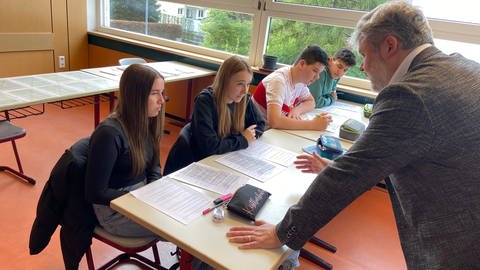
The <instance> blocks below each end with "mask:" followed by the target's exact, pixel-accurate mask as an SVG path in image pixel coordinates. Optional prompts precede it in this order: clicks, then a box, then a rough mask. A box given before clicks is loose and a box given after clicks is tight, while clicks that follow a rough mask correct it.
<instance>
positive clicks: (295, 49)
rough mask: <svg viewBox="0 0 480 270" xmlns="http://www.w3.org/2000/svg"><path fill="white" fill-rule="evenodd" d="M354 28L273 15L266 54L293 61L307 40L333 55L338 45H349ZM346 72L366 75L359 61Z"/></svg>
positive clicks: (281, 60) (359, 75) (358, 55)
mask: <svg viewBox="0 0 480 270" xmlns="http://www.w3.org/2000/svg"><path fill="white" fill-rule="evenodd" d="M352 32H353V29H352V28H346V27H338V26H330V25H324V24H316V23H308V22H302V21H298V20H296V21H294V20H286V19H281V18H276V17H274V18H272V19H271V20H270V27H269V32H268V38H267V48H266V54H269V55H275V56H277V57H278V61H279V62H280V63H284V64H289V65H291V64H293V63H294V62H295V60H296V58H297V56H298V53H299V52H300V51H302V50H303V49H304V48H305V46H306V44H317V45H319V46H320V47H322V48H323V49H324V50H325V51H326V52H327V53H328V55H333V54H335V52H336V51H337V50H338V49H340V48H342V47H348V44H346V40H347V38H348V37H349V36H350V35H351V34H352ZM286 45H287V46H286ZM354 53H355V54H356V56H357V58H358V59H359V60H361V59H360V57H361V55H360V54H359V53H358V52H356V51H355V52H354ZM347 75H349V76H353V77H358V78H366V77H365V75H364V74H363V72H361V71H360V70H359V68H358V65H357V66H356V67H354V68H352V69H350V70H349V72H348V73H347Z"/></svg>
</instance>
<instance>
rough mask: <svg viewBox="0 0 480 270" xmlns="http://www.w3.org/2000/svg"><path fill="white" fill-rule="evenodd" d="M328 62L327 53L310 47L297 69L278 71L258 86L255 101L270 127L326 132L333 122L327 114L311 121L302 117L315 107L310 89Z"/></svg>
mask: <svg viewBox="0 0 480 270" xmlns="http://www.w3.org/2000/svg"><path fill="white" fill-rule="evenodd" d="M327 63H328V56H327V54H326V53H325V51H323V50H322V49H321V48H320V47H319V46H316V45H310V46H308V47H307V48H305V49H304V50H303V51H302V53H301V54H300V56H299V57H298V58H297V60H296V61H295V63H294V65H293V66H291V67H284V68H280V69H278V70H276V71H274V72H273V73H271V74H270V75H268V76H267V77H265V78H264V79H263V80H262V81H261V82H260V83H259V84H258V86H257V88H256V89H255V93H254V94H253V100H254V101H255V104H256V105H257V108H258V110H259V112H260V114H261V115H262V116H263V117H264V118H265V120H266V122H267V125H268V127H269V128H279V129H309V130H324V129H325V128H326V127H327V126H328V124H329V123H330V122H331V121H332V119H331V116H329V115H328V114H326V113H324V114H321V115H319V116H318V117H315V118H313V119H311V120H302V119H301V118H300V116H301V115H302V114H304V113H307V112H310V111H311V110H313V109H314V108H315V101H314V99H313V97H312V95H311V94H310V91H309V89H308V87H307V86H308V85H310V84H311V83H313V82H314V81H315V80H317V79H318V77H319V74H320V72H322V71H323V69H324V68H325V66H326V65H327Z"/></svg>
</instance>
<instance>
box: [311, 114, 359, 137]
mask: <svg viewBox="0 0 480 270" xmlns="http://www.w3.org/2000/svg"><path fill="white" fill-rule="evenodd" d="M336 110H341V109H338V108H337V109H336ZM323 111H324V109H323V108H322V109H321V110H320V109H315V110H313V111H311V112H308V113H305V114H303V115H302V119H304V120H311V119H313V118H314V117H316V116H317V115H319V114H321V113H322V112H323ZM345 112H347V113H350V114H351V113H352V112H351V111H345ZM328 114H330V116H332V122H331V123H330V124H329V125H328V126H327V128H326V129H325V130H326V131H329V132H332V133H335V134H337V135H338V134H339V133H340V126H341V125H342V124H343V122H345V121H347V119H348V117H345V116H344V115H343V114H341V113H339V112H338V111H335V110H330V111H328ZM357 118H358V117H357ZM357 118H355V119H357Z"/></svg>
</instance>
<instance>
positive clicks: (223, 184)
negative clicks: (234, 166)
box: [168, 163, 248, 194]
mask: <svg viewBox="0 0 480 270" xmlns="http://www.w3.org/2000/svg"><path fill="white" fill-rule="evenodd" d="M168 177H171V178H175V179H177V180H179V181H182V182H185V183H187V184H191V185H194V186H197V187H200V188H203V189H206V190H210V191H213V192H216V193H219V194H227V193H230V192H231V193H233V192H235V191H236V190H237V189H238V188H239V187H241V186H243V185H245V184H246V183H247V182H248V177H246V176H245V175H241V174H237V173H232V172H227V171H224V170H220V169H216V168H213V167H211V166H207V165H204V164H200V163H192V164H190V165H188V166H187V167H185V168H183V169H181V170H178V171H176V172H174V173H172V174H170V175H169V176H168Z"/></svg>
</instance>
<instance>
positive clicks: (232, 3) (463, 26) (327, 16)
mask: <svg viewBox="0 0 480 270" xmlns="http://www.w3.org/2000/svg"><path fill="white" fill-rule="evenodd" d="M107 2H108V0H88V5H89V9H88V10H89V12H90V13H91V12H94V13H95V16H90V18H91V17H94V18H95V23H90V24H89V25H90V26H92V25H93V27H90V29H92V30H94V31H97V32H101V33H106V34H110V35H114V36H119V37H122V38H129V39H132V40H138V41H140V42H147V43H152V44H154V45H159V46H164V47H168V48H172V49H174V50H182V51H186V52H188V53H194V54H199V55H202V56H205V57H207V58H212V57H213V58H217V59H225V58H227V57H229V56H231V55H232V54H231V53H228V52H224V51H218V50H213V49H208V48H205V47H201V46H196V45H190V44H186V43H181V42H177V41H172V40H167V39H162V38H157V37H150V36H146V35H144V34H138V33H132V32H128V31H124V30H119V29H112V28H108V27H105V26H103V25H107V26H108V24H105V22H107V20H108V21H109V18H108V16H104V15H108V14H101V12H102V10H108V7H107V5H108V4H107ZM169 2H173V3H178V4H186V5H192V6H201V7H205V8H215V9H221V10H225V11H233V12H240V13H248V14H251V15H252V16H253V17H252V18H253V21H252V35H251V37H252V40H251V44H250V50H249V55H248V56H247V57H246V60H247V61H248V62H249V64H250V65H252V66H255V67H260V66H261V65H262V56H263V54H264V52H265V50H266V42H267V38H268V31H269V29H268V26H269V20H270V18H271V17H278V18H281V19H289V20H300V21H304V22H308V23H318V24H324V25H330V26H339V27H347V28H354V27H355V25H356V24H357V21H358V20H359V19H360V18H361V17H362V16H363V15H364V14H365V13H367V11H358V10H347V9H336V8H329V7H321V6H305V5H299V4H292V3H283V2H276V1H275V0H242V1H238V0H222V1H219V0H170V1H169ZM92 5H95V8H92V7H91V6H92ZM184 12H186V10H185V11H184ZM429 23H430V26H431V27H432V30H433V32H434V37H435V38H438V39H446V40H452V41H460V42H467V43H473V44H479V45H480V24H475V23H466V22H457V21H448V20H441V19H434V18H429ZM359 64H360V63H359ZM342 84H344V85H347V86H348V87H354V88H360V89H363V90H369V91H370V82H369V81H368V80H364V79H358V78H354V77H347V76H344V77H342V79H341V80H340V82H339V86H340V87H341V85H342Z"/></svg>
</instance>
